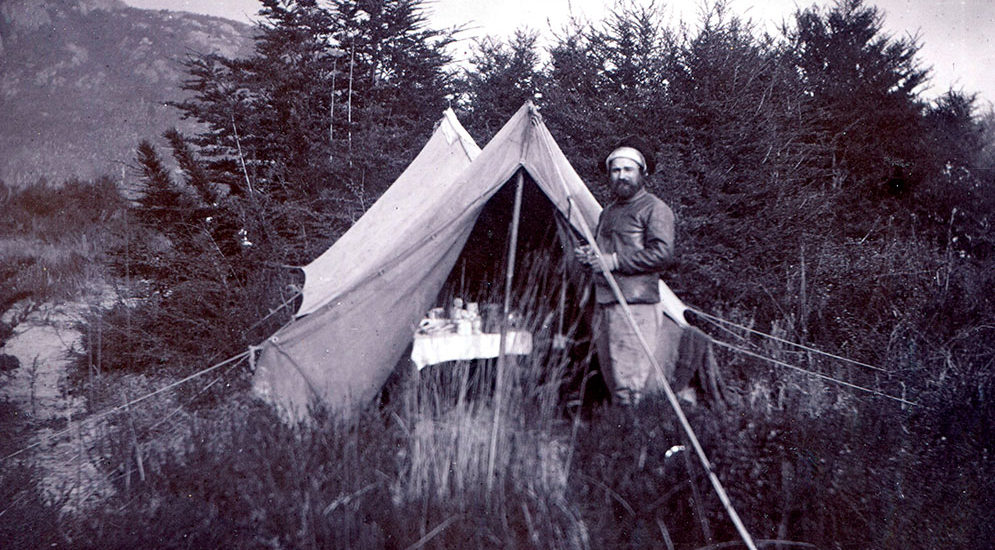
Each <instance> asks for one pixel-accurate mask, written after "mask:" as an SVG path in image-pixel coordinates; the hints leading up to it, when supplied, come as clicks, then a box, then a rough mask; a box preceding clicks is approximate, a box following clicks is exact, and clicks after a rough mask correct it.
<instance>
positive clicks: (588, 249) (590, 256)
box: [574, 244, 618, 271]
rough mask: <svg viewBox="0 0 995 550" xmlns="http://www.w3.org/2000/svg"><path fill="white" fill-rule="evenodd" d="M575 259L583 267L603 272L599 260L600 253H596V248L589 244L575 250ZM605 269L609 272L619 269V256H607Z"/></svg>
mask: <svg viewBox="0 0 995 550" xmlns="http://www.w3.org/2000/svg"><path fill="white" fill-rule="evenodd" d="M574 258H576V259H577V261H578V262H580V263H581V264H582V265H585V266H587V267H589V268H591V269H593V270H595V271H601V270H602V269H603V268H602V263H601V261H600V260H599V259H598V253H597V252H595V251H594V247H592V246H591V245H589V244H585V245H582V246H580V247H577V248H575V249H574ZM604 263H605V266H604V267H605V268H606V269H607V271H614V270H616V269H618V256H616V255H615V254H611V255H608V256H605V262H604Z"/></svg>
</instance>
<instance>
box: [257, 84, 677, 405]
mask: <svg viewBox="0 0 995 550" xmlns="http://www.w3.org/2000/svg"><path fill="white" fill-rule="evenodd" d="M478 151H479V149H478V148H477V146H476V145H475V144H474V143H473V140H472V139H471V138H470V136H469V135H468V134H467V133H466V131H465V130H464V129H463V128H462V127H461V126H460V124H459V122H458V121H457V120H456V118H455V116H454V115H453V114H452V112H451V111H447V113H446V114H445V116H444V117H443V119H442V121H441V122H440V123H439V125H438V127H437V129H436V131H435V133H434V134H433V136H432V137H431V138H430V140H429V142H428V143H427V144H426V146H425V148H424V149H423V150H422V151H421V152H420V153H419V154H418V156H417V157H416V158H415V160H414V161H413V162H412V163H411V165H410V166H409V167H408V168H407V169H406V170H405V171H404V173H403V174H402V175H401V176H400V177H399V178H398V180H397V181H396V182H395V183H394V184H393V185H392V186H391V187H390V188H389V189H388V190H387V192H386V193H384V195H383V196H382V197H381V198H380V200H378V201H377V202H376V203H375V204H374V205H373V206H372V207H371V208H370V210H369V211H368V212H366V213H365V214H364V215H363V217H362V218H361V219H360V220H359V221H358V222H356V224H355V225H354V226H353V227H352V228H351V229H350V230H349V231H348V232H347V233H346V234H345V235H343V237H342V238H341V239H339V240H338V241H337V242H336V243H335V244H334V245H333V246H332V247H331V248H329V249H328V251H326V252H325V253H324V254H322V255H321V256H320V257H318V258H317V259H316V260H315V261H314V262H312V263H311V264H309V265H308V266H306V267H305V268H304V272H305V283H304V288H303V302H302V304H301V307H300V308H299V310H298V312H297V315H296V318H295V319H294V320H293V321H292V322H291V323H289V324H288V325H286V326H285V327H283V328H282V329H280V330H279V331H277V332H276V333H275V334H274V335H273V336H272V337H271V338H269V339H268V340H267V341H265V342H263V344H262V345H261V346H260V348H261V353H260V354H259V357H258V360H257V361H256V365H257V366H256V372H255V375H254V381H253V386H254V389H255V391H256V393H257V394H259V395H261V396H262V397H263V398H264V399H266V400H268V401H270V402H271V403H273V404H275V405H277V406H278V407H279V408H281V409H282V410H284V411H287V412H290V413H291V415H292V416H296V417H298V418H299V417H301V415H302V414H303V413H304V412H305V411H306V410H307V407H308V405H309V404H310V403H311V402H312V401H314V400H317V401H319V402H321V403H323V404H324V405H325V406H327V407H329V408H330V409H331V410H332V411H334V412H336V413H343V414H349V413H350V412H351V411H354V410H355V409H356V408H357V407H358V406H362V405H364V404H366V403H368V402H369V401H371V400H372V399H373V398H374V397H375V396H376V394H377V393H378V392H379V391H380V388H381V386H382V385H383V383H384V382H385V380H386V379H387V377H388V376H389V375H390V373H391V371H392V370H393V368H394V366H395V365H396V364H397V361H398V360H399V359H400V358H401V355H402V354H403V353H404V350H405V349H406V347H407V345H408V344H409V343H410V342H411V340H412V335H413V332H414V327H415V326H416V325H417V323H418V321H419V320H420V319H421V318H422V316H423V315H424V314H425V312H426V311H427V310H428V309H429V308H431V307H432V306H433V305H435V304H434V302H435V300H436V298H437V296H438V294H439V292H440V290H441V289H442V286H443V284H444V283H445V281H446V279H447V278H448V276H449V274H450V271H452V269H453V267H454V265H455V263H456V261H457V258H458V257H459V255H460V253H461V251H462V249H463V247H464V245H465V243H466V241H467V238H468V237H469V235H470V233H471V231H472V230H473V228H474V224H475V223H476V221H477V219H478V216H479V215H480V213H481V211H482V210H483V208H484V206H485V205H486V204H487V202H488V200H490V199H491V198H492V197H493V196H494V195H495V193H497V192H498V190H500V189H501V188H502V187H503V186H504V185H505V183H507V182H508V181H509V180H510V179H512V178H513V176H514V175H515V173H516V172H518V171H519V170H520V169H524V170H525V171H526V172H527V173H528V175H529V177H530V178H531V180H532V181H533V182H535V184H536V185H537V186H538V187H539V189H540V190H541V191H542V192H543V193H544V194H545V196H546V197H547V198H548V199H549V201H550V202H551V203H552V205H553V206H554V207H555V208H556V210H557V211H558V212H559V213H560V214H561V215H562V216H563V218H564V219H565V220H566V221H567V222H568V223H569V224H570V225H571V226H572V227H573V228H574V229H575V230H576V231H577V232H578V234H581V235H584V234H589V232H590V228H593V227H594V226H595V225H596V223H597V219H598V216H599V214H600V212H601V206H600V205H599V204H598V202H597V201H596V200H595V198H594V196H593V195H592V194H591V193H590V191H589V190H588V188H587V186H586V185H585V184H584V182H583V181H582V180H581V178H580V176H578V175H577V173H576V172H575V171H574V169H573V168H572V167H571V166H570V163H569V162H568V161H567V159H566V157H565V156H564V155H563V153H562V151H561V150H560V148H559V146H558V145H557V144H556V142H555V141H554V140H553V138H552V136H551V135H550V133H549V131H548V130H547V129H546V127H545V125H544V124H543V123H542V121H541V119H540V118H539V117H538V116H537V114H536V111H535V107H534V106H532V104H531V103H526V104H525V105H523V106H522V108H521V109H519V110H518V112H517V113H516V114H515V115H514V116H513V117H512V118H511V119H510V120H509V121H508V123H507V124H505V126H504V127H503V128H502V129H501V130H500V131H499V132H498V133H497V135H495V136H494V138H493V139H492V140H491V142H490V143H488V145H487V146H486V147H485V148H484V150H483V151H479V154H478ZM661 288H662V289H663V290H664V291H665V293H666V295H667V296H668V299H667V300H666V301H665V307H667V308H669V311H670V312H671V313H670V315H672V316H673V317H674V318H677V319H679V320H680V321H681V322H683V315H682V309H683V305H682V304H680V301H679V300H677V299H676V297H674V296H673V293H671V292H669V289H666V287H665V285H663V284H662V282H661Z"/></svg>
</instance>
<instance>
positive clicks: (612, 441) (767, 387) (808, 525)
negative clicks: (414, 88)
mask: <svg viewBox="0 0 995 550" xmlns="http://www.w3.org/2000/svg"><path fill="white" fill-rule="evenodd" d="M517 280H518V285H517V288H516V293H515V295H516V301H515V302H514V303H513V308H514V309H515V310H516V311H517V312H519V313H520V317H521V319H522V320H521V323H522V328H525V329H527V330H529V331H531V332H532V333H533V335H534V337H535V343H536V347H535V350H534V352H533V354H531V355H530V356H527V357H516V358H509V361H508V363H507V365H506V368H507V376H506V377H505V378H504V383H502V384H500V385H498V384H496V383H495V372H494V369H495V364H494V362H493V361H489V362H488V361H480V362H473V363H469V362H467V363H456V364H447V365H437V366H432V367H428V368H427V369H425V370H423V371H422V372H420V373H415V372H413V371H412V370H407V369H402V370H403V372H404V375H402V376H400V377H399V380H398V381H396V382H395V384H394V386H392V387H391V388H390V390H389V391H390V399H389V400H385V401H383V402H381V403H378V404H373V405H371V406H370V407H369V408H368V409H367V410H365V411H363V412H362V413H361V414H360V415H359V416H358V417H357V418H354V419H352V420H351V421H349V422H342V421H340V420H338V419H334V418H330V417H328V416H326V415H324V414H323V413H322V412H321V411H316V420H315V422H314V423H313V424H312V425H310V426H308V427H289V426H286V425H284V424H283V423H282V422H281V421H280V420H279V419H278V418H277V416H276V415H275V414H273V412H272V411H271V410H270V409H269V408H268V407H267V406H265V405H262V404H261V403H259V402H257V401H256V400H255V399H254V398H252V396H251V395H249V394H248V393H247V391H246V387H245V384H244V383H242V382H244V380H245V378H246V376H247V373H246V371H245V370H243V369H241V367H236V368H233V370H231V371H228V372H227V373H226V374H225V375H224V376H223V377H220V378H218V379H213V378H212V379H208V380H204V381H198V382H196V383H195V384H194V385H193V386H191V389H188V390H185V391H184V392H181V393H178V394H177V395H176V396H174V397H171V398H168V399H167V398H163V399H159V400H155V401H154V402H149V403H147V408H142V407H135V408H133V409H132V410H131V412H130V413H128V414H125V413H120V414H116V415H113V416H111V417H108V419H107V422H106V423H105V424H103V425H102V427H101V430H103V433H104V437H103V438H102V439H101V440H100V441H97V442H94V443H92V450H91V452H90V453H89V454H90V455H96V456H100V457H101V459H100V461H99V462H98V463H97V464H98V465H99V467H100V468H101V469H102V470H103V471H104V472H106V474H107V476H106V477H107V479H108V480H109V483H110V484H112V485H113V490H112V491H106V492H105V494H107V495H109V496H108V497H107V499H106V501H105V504H104V506H103V507H100V508H97V509H95V510H92V511H90V512H88V514H87V515H86V516H77V517H75V518H72V517H62V518H61V519H60V520H59V524H60V528H61V529H62V531H61V532H60V535H59V541H61V542H66V541H71V544H70V545H71V546H76V547H101V548H115V547H122V548H124V547H136V546H154V547H167V548H168V547H239V548H327V547H336V548H337V547H354V548H453V547H459V548H466V547H470V548H667V547H672V548H675V549H682V550H691V549H698V548H703V547H707V546H708V545H710V544H711V545H715V544H719V543H721V542H723V541H734V540H736V538H737V536H736V533H735V531H734V529H733V528H732V526H731V525H730V524H729V522H728V520H727V518H726V517H725V514H724V511H723V508H722V506H721V504H720V503H719V502H718V499H717V498H716V497H715V496H714V495H713V494H712V493H711V491H710V488H709V484H708V482H707V480H706V478H705V474H704V472H703V471H702V470H701V468H700V466H699V465H697V464H696V463H695V462H693V461H691V460H689V455H688V454H687V451H686V450H682V447H681V446H682V445H685V446H686V442H685V441H684V439H683V435H682V434H681V432H680V430H679V429H678V428H677V426H676V425H675V423H674V420H673V415H672V413H671V412H670V410H669V405H667V403H665V402H664V401H663V400H660V399H655V398H653V397H652V396H651V397H649V398H647V399H646V400H645V402H643V403H641V404H640V405H639V406H638V407H636V408H632V409H625V408H614V407H607V406H602V405H603V404H601V403H592V402H586V403H584V406H583V407H578V406H577V405H578V403H581V402H582V400H581V399H580V398H581V396H582V395H583V393H584V392H583V390H582V388H580V387H578V386H577V385H576V384H575V381H576V379H578V378H581V379H583V378H584V377H583V376H582V375H583V373H585V372H588V371H590V370H591V368H592V366H591V365H590V364H588V361H589V359H588V358H587V354H586V353H584V352H583V350H580V351H577V350H575V352H574V353H566V352H565V351H564V350H560V349H557V348H556V347H554V346H552V345H551V341H552V339H553V338H552V336H553V335H554V334H555V333H556V332H557V331H558V329H559V327H558V322H557V321H558V314H559V311H558V308H559V307H560V305H559V303H558V300H557V298H556V297H557V296H558V295H559V288H558V286H559V285H560V284H562V278H561V276H560V273H559V272H558V271H557V267H556V264H555V260H554V259H551V258H550V257H548V256H543V255H542V254H536V255H533V256H531V257H527V258H526V259H525V260H524V261H523V263H522V265H521V266H520V268H519V277H518V278H517ZM451 288H454V290H448V291H446V292H445V293H443V295H442V297H440V305H442V304H445V303H447V302H448V301H449V300H450V299H451V298H452V297H453V296H454V295H455V294H456V293H458V292H460V291H457V290H455V288H458V287H455V285H453V287H451ZM484 290H486V289H484ZM484 290H480V291H478V290H477V289H475V288H474V289H470V290H469V291H468V290H467V289H466V288H464V289H463V291H462V292H460V293H461V294H462V297H465V298H472V299H475V300H478V301H481V302H498V301H499V296H498V295H497V293H495V294H488V293H487V292H485V291H484ZM724 316H725V317H728V318H731V319H732V320H735V321H737V322H741V323H742V324H745V325H750V324H751V318H750V316H749V315H748V314H745V313H742V312H737V311H731V312H725V313H724ZM568 318H573V319H575V320H576V322H574V323H573V324H571V325H570V326H567V327H565V330H564V332H565V333H566V336H567V337H568V338H569V339H570V340H571V341H573V342H574V346H583V345H584V342H585V341H586V338H587V336H586V335H585V334H584V330H585V328H584V326H583V323H582V321H581V320H580V318H579V317H578V316H575V315H570V316H568ZM783 322H785V323H790V322H791V321H790V319H786V320H785V321H783ZM773 330H774V332H775V333H777V334H778V335H784V336H787V335H788V334H789V333H790V332H791V327H780V326H775V327H774V329H773ZM108 337H110V336H108ZM958 345H961V346H963V345H964V344H958ZM106 349H113V347H112V346H109V347H108V348H106ZM757 349H758V351H762V352H764V353H765V354H767V355H769V356H772V357H776V358H779V359H782V360H785V361H788V362H795V363H798V364H801V365H803V366H806V367H809V368H812V369H816V368H820V367H825V366H826V365H823V364H819V363H818V361H817V360H814V359H809V358H808V357H807V356H806V355H805V354H801V353H798V352H797V351H793V350H791V349H789V348H786V347H783V346H780V345H774V344H767V345H766V347H763V346H760V347H758V348H757ZM972 349H975V350H976V351H977V354H978V356H979V357H980V356H981V353H982V350H983V349H985V348H984V346H982V345H981V344H978V345H976V346H975V347H974V348H972ZM947 351H949V352H950V353H944V352H942V350H936V351H935V352H934V353H931V354H928V355H924V354H920V355H918V356H917V357H920V358H927V359H929V360H931V361H937V360H939V359H940V358H942V357H944V356H947V357H954V356H960V355H963V350H957V353H956V354H955V353H954V350H953V349H948V350H947ZM719 358H720V361H721V365H722V370H723V374H724V375H725V377H726V382H727V383H728V386H729V390H730V395H729V397H730V399H729V406H728V408H724V409H721V410H720V409H712V408H709V407H708V406H705V405H699V406H697V407H694V408H691V409H689V410H688V411H687V413H688V416H689V419H690V421H691V423H692V425H693V426H694V427H695V429H696V432H697V434H698V437H699V439H700V440H701V442H702V444H703V445H704V447H705V449H706V451H707V452H708V453H709V457H710V459H711V461H712V464H713V467H714V470H715V471H716V472H717V473H718V475H719V476H720V478H721V479H722V481H723V484H724V485H725V486H726V488H727V490H728V491H729V493H730V496H731V498H732V500H733V503H734V504H735V505H736V507H737V510H738V511H739V513H740V515H741V516H742V518H743V520H744V522H745V523H746V525H747V527H748V528H749V529H750V531H751V533H752V534H753V536H754V537H755V538H756V539H758V540H777V541H782V542H781V543H780V544H781V547H782V548H790V547H791V545H790V544H788V543H787V542H784V541H795V542H804V543H810V544H814V545H816V546H818V547H820V548H847V549H849V548H854V549H856V548H930V547H937V546H938V545H945V546H944V547H948V548H978V547H983V546H984V543H981V544H980V546H979V543H978V541H987V540H992V539H991V535H992V533H991V527H990V525H992V522H991V521H990V520H991V519H992V517H991V510H992V509H993V508H992V507H991V506H990V504H991V502H990V501H991V499H990V497H989V496H988V494H989V493H988V492H987V491H986V485H985V483H984V482H981V483H977V482H973V481H972V480H979V479H980V480H984V479H991V477H992V475H993V474H995V471H993V467H992V460H991V453H992V452H993V451H992V447H991V441H993V440H995V438H993V437H992V434H991V433H990V432H991V426H992V425H995V411H993V409H992V407H990V406H989V405H987V401H986V397H985V396H987V395H989V393H990V392H991V391H992V389H993V388H991V380H992V378H991V377H990V376H988V377H987V378H985V376H984V373H983V372H982V370H983V369H982V370H978V369H977V368H975V367H970V366H969V365H967V364H962V363H959V362H958V361H956V360H951V361H950V365H949V369H947V370H946V371H945V372H946V374H945V375H943V377H942V379H941V377H940V376H937V377H934V379H932V380H928V381H923V382H922V383H921V385H920V387H922V388H926V389H930V388H932V389H931V390H930V392H928V393H927V392H924V391H921V392H920V393H919V397H921V398H922V397H928V399H925V400H924V401H923V402H922V403H921V407H920V408H916V409H908V408H902V407H901V406H899V405H897V404H895V403H891V402H884V401H881V400H880V399H878V398H874V397H872V396H869V395H858V394H852V393H849V392H847V391H845V390H841V389H839V388H837V387H833V386H831V385H828V384H827V383H826V382H824V381H818V380H812V379H810V378H806V377H804V376H802V375H800V374H797V373H784V372H780V371H777V370H772V368H771V367H769V366H767V365H763V364H760V363H758V362H756V361H754V360H750V359H744V358H736V357H735V356H734V355H731V354H724V353H723V354H721V355H720V356H719ZM972 364H975V365H980V363H977V362H974V363H972ZM404 365H407V363H404V364H403V365H402V366H404ZM408 367H409V368H410V366H408ZM972 369H973V370H972ZM931 372H932V370H931ZM936 372H941V371H939V370H937V371H936ZM578 373H580V374H581V376H579V375H578ZM834 374H839V373H834ZM595 376H596V375H595ZM81 380H82V379H81ZM978 380H988V382H987V385H982V386H980V387H979V386H978V385H977V381H978ZM93 383H97V384H104V385H105V387H104V388H103V389H102V390H100V391H95V392H94V394H95V395H97V396H99V397H98V401H100V402H102V403H105V404H112V403H113V404H119V403H120V401H121V399H122V398H123V397H124V396H123V395H122V392H121V391H120V388H121V386H122V385H124V384H130V385H129V386H127V387H128V390H127V391H126V392H124V393H127V394H128V395H131V396H135V395H138V394H140V393H141V392H142V391H143V390H150V389H152V388H153V387H155V386H157V385H161V383H162V381H161V380H157V379H156V378H155V377H153V376H147V377H145V378H139V377H137V376H136V375H134V374H131V373H128V371H127V370H121V371H119V372H115V373H114V374H113V375H110V374H107V375H105V376H102V377H100V378H99V379H98V380H96V381H93ZM887 389H891V388H887ZM498 390H500V392H501V393H500V395H499V396H496V395H495V391H498ZM205 396H211V397H210V398H205ZM497 398H499V399H500V402H501V403H502V406H501V409H500V417H499V418H497V419H495V414H496V413H495V411H496V407H495V406H494V404H495V400H496V399H497ZM145 406H146V405H143V407H145ZM969 419H970V420H969ZM495 420H497V422H495ZM495 425H496V426H498V429H497V431H495V429H494V427H495ZM495 434H496V437H497V444H496V445H495V446H494V447H493V449H494V453H493V454H492V451H491V449H492V446H491V438H492V437H494V435H495ZM139 457H140V458H141V461H142V462H141V468H142V469H143V470H144V479H143V478H142V476H141V475H140V473H139ZM4 471H5V472H7V471H8V470H6V469H5V470H4ZM5 479H6V478H5ZM10 479H14V478H10ZM17 479H20V481H19V482H18V484H19V486H20V487H21V489H28V488H30V486H31V485H30V484H31V481H30V479H28V478H25V477H23V476H22V477H21V478H17ZM927 479H928V480H937V482H936V483H925V482H923V481H922V480H927ZM14 493H17V491H16V490H15V491H14ZM19 494H25V495H30V494H32V493H30V492H23V491H22V493H19ZM15 496H16V495H15ZM23 498H27V497H23ZM32 498H33V499H34V500H32V502H35V503H36V504H37V505H38V506H43V507H44V506H46V504H45V502H44V500H43V499H41V498H40V497H32ZM951 501H956V502H957V503H958V506H955V507H952V506H949V505H948V504H949V502H951ZM25 502H27V501H25ZM44 513H48V514H51V513H53V512H52V509H51V508H44ZM12 517H13V516H12ZM17 517H23V516H17ZM5 521H6V520H5V519H4V517H3V516H0V524H4V522H5ZM39 540H40V539H39ZM761 546H762V547H768V548H769V547H775V546H776V545H775V544H773V543H769V544H762V545H761Z"/></svg>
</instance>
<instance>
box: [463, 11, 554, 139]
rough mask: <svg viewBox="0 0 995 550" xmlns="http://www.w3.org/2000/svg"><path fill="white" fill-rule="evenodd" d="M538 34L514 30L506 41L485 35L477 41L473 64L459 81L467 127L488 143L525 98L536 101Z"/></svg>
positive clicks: (539, 81) (541, 78)
mask: <svg viewBox="0 0 995 550" xmlns="http://www.w3.org/2000/svg"><path fill="white" fill-rule="evenodd" d="M537 39H538V35H537V34H535V33H533V32H528V31H526V30H524V29H519V30H516V31H515V35H514V36H513V37H512V38H511V40H509V41H508V42H503V41H501V40H497V39H495V38H491V37H486V38H484V39H482V40H480V41H478V42H477V44H476V48H475V51H474V53H473V56H472V57H471V58H470V63H471V65H472V67H471V69H470V70H469V71H467V73H466V75H465V76H464V78H463V79H462V82H461V83H460V87H461V93H462V97H461V101H460V103H461V107H462V109H461V110H462V112H463V116H462V118H463V120H464V121H465V124H466V126H467V130H468V131H469V132H470V134H471V135H473V136H474V138H475V139H476V140H477V142H478V143H487V142H488V141H489V140H490V138H492V137H493V136H494V134H495V133H497V131H498V130H500V129H501V126H503V125H504V123H505V122H507V121H508V119H509V118H511V116H512V115H513V114H514V113H515V111H516V110H518V108H519V107H521V106H522V104H523V103H525V102H526V101H529V100H532V101H537V100H538V99H539V97H540V96H541V90H542V89H543V87H544V75H543V72H542V70H541V68H540V66H539V51H538V49H537V47H536V40H537Z"/></svg>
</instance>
